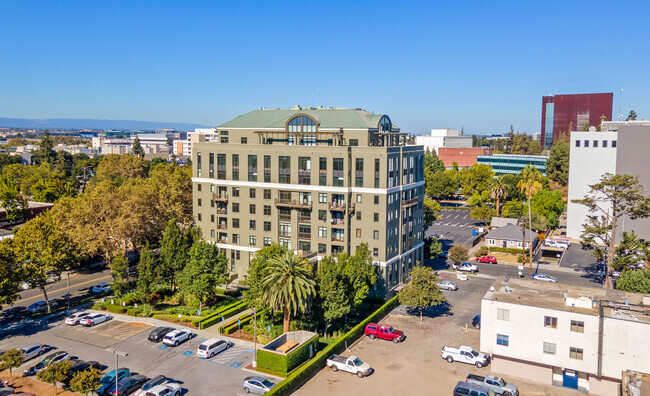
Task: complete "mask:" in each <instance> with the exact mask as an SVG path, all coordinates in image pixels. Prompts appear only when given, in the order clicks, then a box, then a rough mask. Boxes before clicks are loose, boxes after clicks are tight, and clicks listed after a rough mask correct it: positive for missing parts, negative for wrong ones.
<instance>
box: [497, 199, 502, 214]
mask: <svg viewBox="0 0 650 396" xmlns="http://www.w3.org/2000/svg"><path fill="white" fill-rule="evenodd" d="M500 198H501V196H500V195H499V194H497V217H499V208H500V206H499V199H500Z"/></svg>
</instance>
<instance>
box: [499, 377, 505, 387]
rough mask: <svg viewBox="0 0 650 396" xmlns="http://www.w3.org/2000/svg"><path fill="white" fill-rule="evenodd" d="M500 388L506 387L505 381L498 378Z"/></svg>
mask: <svg viewBox="0 0 650 396" xmlns="http://www.w3.org/2000/svg"><path fill="white" fill-rule="evenodd" d="M497 382H498V383H499V384H501V386H506V381H504V380H503V378H499V381H497Z"/></svg>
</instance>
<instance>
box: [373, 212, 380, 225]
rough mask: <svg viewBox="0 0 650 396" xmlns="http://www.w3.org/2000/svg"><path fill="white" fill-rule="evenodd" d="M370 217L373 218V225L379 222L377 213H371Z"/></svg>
mask: <svg viewBox="0 0 650 396" xmlns="http://www.w3.org/2000/svg"><path fill="white" fill-rule="evenodd" d="M372 217H373V220H374V221H375V223H376V222H378V221H379V213H373V214H372Z"/></svg>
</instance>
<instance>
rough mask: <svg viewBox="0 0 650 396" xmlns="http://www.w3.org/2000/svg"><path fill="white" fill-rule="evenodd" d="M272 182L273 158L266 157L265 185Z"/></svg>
mask: <svg viewBox="0 0 650 396" xmlns="http://www.w3.org/2000/svg"><path fill="white" fill-rule="evenodd" d="M270 182H271V156H270V155H265V156H264V183H270Z"/></svg>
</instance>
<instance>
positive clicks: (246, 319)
mask: <svg viewBox="0 0 650 396" xmlns="http://www.w3.org/2000/svg"><path fill="white" fill-rule="evenodd" d="M252 321H253V314H250V315H245V316H242V317H241V318H239V326H237V321H236V320H234V321H233V322H232V323H230V324H228V325H226V327H224V328H223V334H232V333H234V332H235V331H237V328H238V327H239V328H242V329H243V328H244V325H247V324H249V323H250V322H252Z"/></svg>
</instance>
